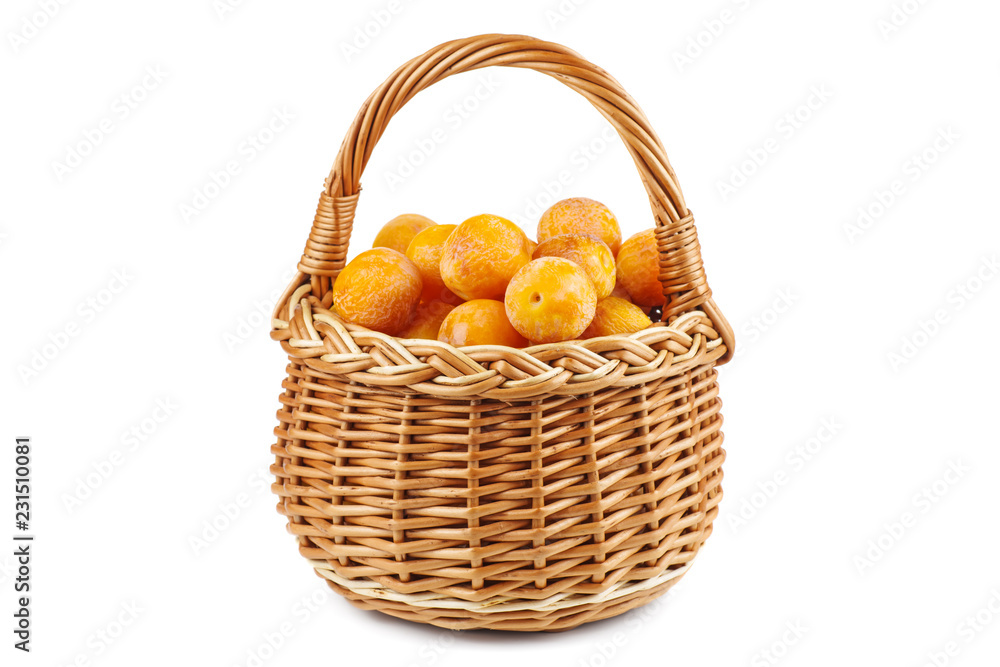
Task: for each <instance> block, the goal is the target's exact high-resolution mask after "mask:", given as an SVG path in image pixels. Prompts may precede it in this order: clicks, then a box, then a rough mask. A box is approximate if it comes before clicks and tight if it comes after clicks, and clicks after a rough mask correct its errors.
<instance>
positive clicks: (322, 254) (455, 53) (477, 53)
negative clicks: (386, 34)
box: [279, 35, 734, 363]
mask: <svg viewBox="0 0 1000 667" xmlns="http://www.w3.org/2000/svg"><path fill="white" fill-rule="evenodd" d="M493 66H500V67H523V68H527V69H533V70H535V71H538V72H541V73H543V74H547V75H549V76H551V77H552V78H554V79H556V80H558V81H560V82H562V83H564V84H566V85H567V86H569V87H570V88H572V89H573V90H575V91H576V92H578V93H580V94H581V95H583V96H584V97H586V98H587V99H588V100H589V101H590V103H591V104H593V105H594V107H595V108H596V109H597V110H598V111H599V112H600V113H601V115H603V116H604V117H605V118H606V119H607V120H608V121H609V122H610V123H611V125H612V126H614V128H615V129H616V130H617V131H618V134H619V136H621V138H622V141H624V142H625V145H626V147H627V148H628V151H629V153H630V154H631V155H632V159H633V160H634V161H635V165H636V167H637V169H638V170H639V176H640V177H641V178H642V182H643V185H644V186H645V188H646V192H647V193H648V194H649V201H650V206H651V208H652V211H653V217H654V218H655V220H656V238H657V243H658V246H659V250H660V276H659V277H660V282H661V283H662V285H663V295H664V301H665V305H664V308H663V320H664V321H670V320H671V319H674V318H676V317H678V316H680V315H682V314H684V313H687V312H690V311H693V310H703V311H704V312H705V313H706V314H707V315H708V316H709V318H710V319H711V321H712V322H713V325H714V327H715V329H716V330H717V331H718V332H719V334H720V336H721V337H722V339H723V342H724V344H725V345H726V348H727V351H726V356H725V357H723V358H722V359H721V360H720V362H719V363H722V362H724V361H728V359H729V358H730V357H731V356H732V353H733V349H734V336H733V330H732V328H731V327H730V326H729V323H728V322H727V321H726V319H725V317H724V316H723V315H722V313H721V312H720V311H719V310H718V308H717V307H716V306H715V303H714V301H713V300H712V290H711V289H710V288H709V286H708V282H707V281H706V278H705V268H704V265H703V264H702V259H701V247H700V245H699V244H698V234H697V231H696V230H695V226H694V217H693V216H692V215H691V212H690V211H688V209H687V206H686V205H685V203H684V195H683V194H682V193H681V189H680V186H679V185H678V184H677V176H676V175H675V174H674V170H673V168H672V167H671V166H670V162H669V160H668V159H667V154H666V152H665V151H664V149H663V145H662V144H661V143H660V140H659V138H658V137H657V136H656V133H655V132H654V131H653V128H652V127H651V126H650V124H649V121H648V120H647V119H646V116H645V115H644V114H643V112H642V110H640V109H639V107H638V105H637V104H636V103H635V101H633V100H632V98H631V97H630V96H629V95H628V93H626V92H625V91H624V90H623V89H622V87H621V84H619V83H618V82H617V81H615V79H614V78H612V77H611V75H609V74H608V73H607V72H605V71H604V70H602V69H601V68H599V67H597V66H596V65H593V64H591V63H590V62H588V61H587V60H584V59H583V58H582V57H580V56H579V55H578V54H576V53H575V52H573V51H571V50H570V49H567V48H566V47H564V46H561V45H559V44H554V43H552V42H546V41H543V40H539V39H535V38H533V37H526V36H523V35H480V36H477V37H469V38H466V39H459V40H455V41H451V42H446V43H444V44H441V45H440V46H437V47H435V48H433V49H431V50H430V51H428V52H427V53H424V54H423V55H420V56H417V57H416V58H414V59H413V60H411V61H409V62H408V63H406V64H404V65H403V66H402V67H400V68H399V69H397V70H396V71H395V72H393V73H392V75H391V76H390V77H389V78H388V79H386V81H385V83H383V84H382V85H381V86H379V87H378V88H377V89H376V90H375V92H373V93H372V94H371V96H370V97H369V98H368V99H367V100H366V101H365V103H364V105H363V106H362V107H361V110H360V111H359V112H358V115H357V116H356V117H355V119H354V122H353V123H352V124H351V128H350V130H348V132H347V136H346V137H345V138H344V142H343V144H342V145H341V147H340V153H339V155H338V156H337V160H336V162H335V163H334V165H333V168H332V169H331V171H330V175H329V176H328V177H327V179H326V184H325V188H324V190H323V192H322V193H321V195H320V201H319V206H318V208H317V210H316V217H315V220H314V222H313V226H312V231H311V232H310V233H309V240H308V241H307V242H306V247H305V251H304V252H303V254H302V260H301V261H300V262H299V265H298V269H299V271H300V272H301V274H303V275H300V276H299V277H298V278H299V279H300V282H298V283H297V284H295V285H290V286H289V290H293V289H295V288H296V287H297V286H298V285H301V284H302V282H304V281H305V280H307V279H308V281H310V282H311V283H312V285H311V289H312V293H313V294H314V295H315V296H317V297H318V298H321V299H322V298H323V296H324V295H325V294H326V293H327V292H328V291H330V289H331V287H332V281H333V279H334V278H336V276H337V274H338V273H339V272H340V270H341V269H342V268H343V267H344V264H345V260H346V258H347V247H348V243H349V242H350V238H351V229H352V227H353V223H354V211H355V208H356V206H357V202H358V195H359V193H360V190H361V184H360V181H361V174H362V173H363V172H364V169H365V165H367V164H368V160H369V158H370V157H371V154H372V151H373V150H374V148H375V145H376V144H377V143H378V140H379V138H381V136H382V133H383V132H385V129H386V126H387V125H388V123H389V120H390V119H391V118H392V117H393V116H394V115H395V114H396V113H397V112H398V111H399V110H400V109H401V108H402V107H403V105H405V104H406V103H407V102H409V101H410V100H411V99H412V98H413V96H414V95H416V94H417V93H419V92H420V91H421V90H423V89H425V88H427V87H429V86H431V85H433V84H435V83H437V82H438V81H441V80H443V79H446V78H447V77H449V76H452V75H454V74H459V73H461V72H468V71H472V70H477V69H481V68H484V67H493ZM288 293H290V292H286V295H287V294H288ZM280 306H281V304H279V308H280Z"/></svg>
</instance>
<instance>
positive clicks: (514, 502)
mask: <svg viewBox="0 0 1000 667" xmlns="http://www.w3.org/2000/svg"><path fill="white" fill-rule="evenodd" d="M490 66H503V67H522V68H529V69H534V70H537V71H539V72H541V73H543V74H547V75H549V76H551V77H553V78H555V79H556V80H558V81H560V82H562V83H564V84H566V85H567V86H569V87H570V88H572V89H573V90H575V91H577V92H578V93H580V94H581V95H583V96H584V97H586V98H587V99H588V100H589V101H590V102H591V103H592V104H593V105H594V107H596V108H597V110H598V111H599V112H600V113H601V114H602V115H603V116H604V117H605V118H606V119H607V120H608V121H609V122H610V123H611V124H612V126H613V127H614V128H615V129H616V130H617V131H618V133H619V135H620V136H621V137H622V140H623V141H624V142H625V145H626V146H627V147H628V149H629V152H630V153H631V155H632V157H633V159H634V161H635V164H636V166H637V168H638V172H639V176H640V177H641V179H642V181H643V184H644V185H645V187H646V190H647V192H648V194H649V199H650V204H651V208H652V213H653V218H654V220H655V226H656V238H657V242H658V247H659V252H660V281H661V283H662V284H663V294H664V306H663V317H662V321H660V322H656V323H655V324H653V325H652V326H651V327H650V328H648V329H645V330H643V331H640V332H637V333H634V334H630V335H627V336H626V335H621V336H609V337H603V338H594V339H589V340H583V341H573V342H565V343H554V344H549V345H537V346H533V347H529V348H525V349H514V348H509V347H503V346H487V345H483V346H472V347H463V348H455V347H453V346H451V345H448V344H446V343H441V342H437V341H431V340H403V339H398V338H394V337H392V336H387V335H384V334H381V333H377V332H373V331H370V330H368V329H365V328H363V327H359V326H356V325H353V324H349V323H346V322H344V321H342V320H340V319H339V318H338V317H337V315H336V314H335V313H334V312H332V309H331V301H332V294H331V289H332V285H333V281H334V279H335V278H336V276H337V274H338V272H339V271H340V270H341V269H342V268H343V266H344V263H345V260H346V257H347V248H348V242H349V239H350V235H351V229H352V225H353V220H354V211H355V206H356V204H357V200H358V193H359V191H360V178H361V173H362V171H363V170H364V166H365V164H366V163H367V161H368V159H369V157H370V155H371V151H372V149H373V148H374V146H375V144H376V142H377V141H378V139H379V138H380V137H381V135H382V132H383V131H384V130H385V128H386V125H387V123H388V121H389V119H390V118H391V117H392V116H393V115H394V114H395V113H396V112H397V111H399V109H400V108H402V107H403V105H404V104H405V103H406V102H408V101H409V100H410V99H411V98H412V97H413V96H414V95H415V94H416V93H418V92H419V91H421V90H423V89H424V88H427V87H428V86H430V85H433V84H434V83H436V82H438V81H440V80H442V79H444V78H446V77H448V76H451V75H453V74H458V73H461V72H465V71H470V70H476V69H480V68H483V67H490ZM298 269H299V271H298V274H297V275H296V277H295V279H294V280H293V281H292V283H291V284H290V285H289V286H288V288H287V289H286V290H285V292H284V294H283V295H282V297H281V299H280V300H279V302H278V304H277V307H276V308H275V312H274V322H273V329H272V332H271V337H272V338H273V339H275V340H277V341H280V343H281V346H282V348H283V349H284V350H285V352H286V353H287V354H288V358H289V364H288V368H287V371H288V377H287V379H286V380H285V381H284V382H283V383H282V387H283V389H284V391H283V393H282V394H281V397H280V400H281V409H280V410H279V412H278V421H279V424H278V426H277V428H276V429H275V434H276V436H277V442H276V444H274V445H273V446H272V451H273V453H274V455H275V457H276V460H275V463H274V465H273V466H272V468H271V471H272V473H273V474H274V476H275V483H274V485H273V487H272V488H273V491H274V492H275V493H276V494H277V496H278V498H279V502H278V511H279V512H280V513H281V514H283V515H284V516H286V517H287V518H288V530H289V532H291V533H292V534H293V535H295V536H296V538H297V539H298V544H299V551H300V553H301V554H302V555H303V556H304V557H305V558H306V559H308V561H309V563H310V564H311V565H312V566H313V568H315V571H316V572H317V574H319V575H320V576H322V577H324V578H325V579H326V580H327V582H328V583H329V585H330V587H331V588H332V589H333V590H335V591H337V592H338V593H340V594H341V595H343V596H344V597H346V598H347V599H348V600H350V601H351V602H352V603H353V604H354V605H356V606H358V607H361V608H362V609H375V610H378V611H381V612H383V613H386V614H391V615H393V616H397V617H399V618H404V619H407V620H411V621H417V622H421V623H430V624H433V625H437V626H440V627H445V628H455V629H471V628H491V629H496V630H564V629H567V628H572V627H575V626H577V625H580V624H581V623H586V622H588V621H595V620H599V619H602V618H608V617H610V616H615V615H617V614H621V613H623V612H625V611H628V610H629V609H632V608H634V607H638V606H640V605H642V604H645V603H646V602H649V601H650V600H652V599H654V598H656V597H657V596H659V595H662V594H663V593H664V592H666V591H667V590H668V589H669V588H670V587H671V586H673V585H674V584H675V583H676V582H677V581H678V580H679V579H680V577H681V576H683V575H684V574H685V573H686V572H687V570H688V568H689V567H690V565H691V563H692V561H693V559H694V557H695V555H696V554H697V553H698V550H699V549H700V548H701V546H702V544H704V542H705V540H706V539H707V538H708V536H709V535H710V534H711V532H712V521H713V520H714V519H715V517H716V515H717V513H718V504H719V501H720V500H721V497H722V489H721V481H722V462H723V459H724V458H725V452H724V450H723V449H722V430H721V427H722V415H721V413H720V408H721V403H720V401H719V398H718V383H717V379H716V370H715V367H716V366H717V365H719V364H721V363H724V362H726V361H728V359H729V358H730V356H731V355H732V352H733V344H734V343H733V332H732V329H731V328H730V326H729V324H728V323H727V322H726V320H725V318H724V317H723V316H722V314H721V312H719V310H718V309H717V307H716V306H715V303H714V301H713V300H712V292H711V290H710V289H709V287H708V284H707V282H706V280H705V272H704V267H703V264H702V260H701V252H700V248H699V245H698V239H697V233H696V231H695V226H694V221H693V217H692V216H691V214H690V212H689V211H688V209H687V207H686V205H685V203H684V198H683V195H682V194H681V191H680V188H679V187H678V185H677V183H676V178H675V176H674V172H673V169H672V168H671V167H670V164H669V162H668V161H667V156H666V154H665V152H664V150H663V147H662V145H661V144H660V141H659V139H658V138H657V136H656V134H655V133H654V132H653V130H652V128H651V127H650V126H649V122H648V121H647V119H646V117H645V116H644V115H643V113H642V111H640V110H639V108H638V106H637V105H636V104H635V102H634V101H633V100H632V99H631V98H630V97H629V96H628V95H627V94H626V93H625V91H624V90H622V88H621V86H620V85H619V84H618V83H617V82H616V81H615V80H614V79H613V78H611V76H610V75H608V74H607V73H606V72H604V71H603V70H601V69H600V68H598V67H596V66H594V65H592V64H591V63H589V62H587V61H586V60H584V59H583V58H581V57H580V56H579V55H577V54H576V53H574V52H573V51H570V50H569V49H566V48H565V47H563V46H560V45H557V44H553V43H550V42H544V41H540V40H537V39H534V38H531V37H524V36H517V35H482V36H479V37H473V38H469V39H462V40H457V41H453V42H448V43H446V44H442V45H441V46H438V47H436V48H434V49H432V50H430V51H428V52H427V53H425V54H423V55H422V56H419V57H417V58H415V59H413V60H411V61H410V62H408V63H406V64H405V65H403V66H402V67H401V68H399V69H398V70H396V72H395V73H393V75H392V76H391V77H389V79H388V80H387V81H386V82H385V83H384V84H382V86H380V87H379V88H378V89H377V90H376V91H375V92H374V93H373V94H372V95H371V97H369V98H368V100H367V101H366V102H365V104H364V106H363V107H362V109H361V111H360V112H359V113H358V115H357V117H356V118H355V120H354V123H353V124H352V126H351V128H350V130H349V132H348V134H347V137H346V139H345V141H344V143H343V145H342V147H341V150H340V155H339V156H338V158H337V161H336V163H335V164H334V167H333V170H332V171H331V173H330V175H329V177H328V178H327V181H326V185H325V188H324V190H323V192H322V194H321V195H320V202H319V207H318V209H317V212H316V218H315V221H314V222H313V227H312V230H311V232H310V234H309V240H308V242H307V243H306V248H305V252H304V254H303V256H302V260H301V262H300V263H299V266H298Z"/></svg>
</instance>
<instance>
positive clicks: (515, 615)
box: [321, 575, 680, 632]
mask: <svg viewBox="0 0 1000 667" xmlns="http://www.w3.org/2000/svg"><path fill="white" fill-rule="evenodd" d="M321 576H322V575H321ZM679 580H680V577H674V578H672V579H668V580H667V581H665V582H663V583H662V584H659V585H657V586H655V587H653V588H649V589H646V590H641V591H637V592H635V593H631V594H629V595H625V596H622V597H619V598H616V599H614V600H608V601H606V602H598V603H593V604H581V605H575V606H572V607H565V608H562V609H556V610H553V611H549V612H545V611H541V610H537V609H535V610H524V611H509V612H496V613H482V612H475V611H471V610H467V609H442V608H439V607H416V606H413V605H409V604H406V603H405V602H396V601H394V600H385V599H378V598H372V597H368V596H365V595H359V594H358V593H356V592H354V591H352V590H350V589H347V588H344V587H343V586H340V585H339V584H337V583H336V582H333V581H330V580H329V579H327V581H326V583H327V584H328V585H329V586H330V588H332V589H333V590H334V591H336V592H337V593H339V594H340V595H342V596H344V597H345V598H347V600H348V601H350V603H351V604H352V605H354V606H355V607H357V608H359V609H366V610H374V611H380V612H382V613H383V614H388V615H390V616H395V617H396V618H401V619H403V620H406V621H414V622H416V623H426V624H429V625H435V626H437V627H439V628H446V629H448V630H483V629H485V630H508V631H516V632H561V631H563V630H570V629H572V628H575V627H577V626H579V625H583V624H584V623H589V622H591V621H600V620H602V619H605V618H611V617H612V616H618V615H619V614H624V613H625V612H627V611H630V610H632V609H635V608H636V607H641V606H642V605H644V604H646V603H648V602H652V601H653V600H654V599H655V598H658V597H659V596H661V595H663V594H664V593H666V592H667V591H668V590H670V588H671V587H672V586H673V585H674V584H676V583H677V582H678V581H679Z"/></svg>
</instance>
